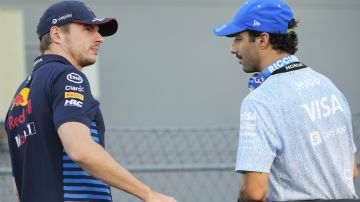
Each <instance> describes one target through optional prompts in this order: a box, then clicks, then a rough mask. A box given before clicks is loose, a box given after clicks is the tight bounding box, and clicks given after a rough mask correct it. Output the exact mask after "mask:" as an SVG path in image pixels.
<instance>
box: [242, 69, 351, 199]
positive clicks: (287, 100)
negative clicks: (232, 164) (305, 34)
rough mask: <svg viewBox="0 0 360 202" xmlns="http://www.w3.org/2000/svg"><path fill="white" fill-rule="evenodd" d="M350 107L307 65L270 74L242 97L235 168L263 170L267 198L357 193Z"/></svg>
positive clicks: (314, 196) (331, 84) (323, 197)
mask: <svg viewBox="0 0 360 202" xmlns="http://www.w3.org/2000/svg"><path fill="white" fill-rule="evenodd" d="M355 152H356V147H355V144H354V141H353V131H352V124H351V112H350V108H349V105H348V103H347V101H346V99H345V97H344V95H343V94H342V93H341V92H340V91H339V90H338V89H337V88H336V87H335V86H334V84H333V83H332V82H331V81H330V80H329V79H327V78H326V77H324V76H323V75H321V74H319V73H317V72H316V71H314V70H312V69H311V68H310V67H308V68H304V69H300V70H296V71H291V72H285V73H280V74H275V75H272V76H270V77H269V78H267V79H266V80H265V82H264V83H263V84H262V85H261V86H259V87H258V88H257V89H255V90H254V91H252V92H251V93H250V94H249V95H248V96H247V97H246V98H245V99H244V100H243V102H242V105H241V116H240V132H239V145H238V153H237V159H236V168H235V170H236V172H240V173H243V172H244V171H255V172H265V173H269V184H268V192H267V197H268V200H270V201H288V200H308V199H344V198H357V195H356V193H355V188H354V183H353V173H354V153H355Z"/></svg>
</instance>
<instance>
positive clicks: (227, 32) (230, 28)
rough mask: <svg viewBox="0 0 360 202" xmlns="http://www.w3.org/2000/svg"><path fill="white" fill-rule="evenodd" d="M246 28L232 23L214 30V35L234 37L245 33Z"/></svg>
mask: <svg viewBox="0 0 360 202" xmlns="http://www.w3.org/2000/svg"><path fill="white" fill-rule="evenodd" d="M245 30H246V28H245V27H239V26H236V25H234V24H232V23H229V24H225V25H221V26H219V27H215V28H213V33H214V34H215V35H216V36H227V37H233V36H234V35H235V34H237V33H240V32H243V31H245Z"/></svg>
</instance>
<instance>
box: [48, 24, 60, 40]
mask: <svg viewBox="0 0 360 202" xmlns="http://www.w3.org/2000/svg"><path fill="white" fill-rule="evenodd" d="M50 38H51V41H52V42H53V43H61V30H60V28H59V27H57V26H52V27H51V29H50Z"/></svg>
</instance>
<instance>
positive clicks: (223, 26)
mask: <svg viewBox="0 0 360 202" xmlns="http://www.w3.org/2000/svg"><path fill="white" fill-rule="evenodd" d="M226 26H227V25H226V24H225V25H221V26H220V27H218V28H216V29H215V32H220V31H221V30H223V29H225V27H226Z"/></svg>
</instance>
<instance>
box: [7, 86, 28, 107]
mask: <svg viewBox="0 0 360 202" xmlns="http://www.w3.org/2000/svg"><path fill="white" fill-rule="evenodd" d="M29 92H30V88H23V89H22V90H21V91H20V93H19V94H17V96H16V97H15V98H14V99H13V101H12V102H11V110H12V109H13V108H14V107H18V106H23V107H24V106H26V105H27V104H28V102H29V100H28V99H29Z"/></svg>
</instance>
